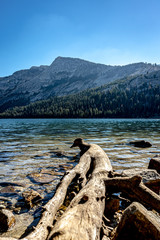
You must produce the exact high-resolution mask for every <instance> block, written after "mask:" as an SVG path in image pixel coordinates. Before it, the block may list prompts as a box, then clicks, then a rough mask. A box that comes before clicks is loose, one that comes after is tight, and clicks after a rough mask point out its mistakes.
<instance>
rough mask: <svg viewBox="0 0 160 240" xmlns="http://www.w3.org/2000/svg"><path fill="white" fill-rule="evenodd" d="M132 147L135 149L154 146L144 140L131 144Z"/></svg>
mask: <svg viewBox="0 0 160 240" xmlns="http://www.w3.org/2000/svg"><path fill="white" fill-rule="evenodd" d="M129 144H130V145H133V146H134V147H139V148H148V147H151V146H152V144H151V143H149V142H146V141H144V140H141V141H135V142H130V143H129Z"/></svg>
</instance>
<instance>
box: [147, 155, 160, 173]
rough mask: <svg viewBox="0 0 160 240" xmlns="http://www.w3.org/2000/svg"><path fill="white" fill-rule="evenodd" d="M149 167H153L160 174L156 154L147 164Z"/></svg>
mask: <svg viewBox="0 0 160 240" xmlns="http://www.w3.org/2000/svg"><path fill="white" fill-rule="evenodd" d="M148 168H149V169H155V170H156V171H157V172H158V173H159V174H160V156H159V155H157V156H155V157H154V158H152V159H151V160H150V162H149V165H148Z"/></svg>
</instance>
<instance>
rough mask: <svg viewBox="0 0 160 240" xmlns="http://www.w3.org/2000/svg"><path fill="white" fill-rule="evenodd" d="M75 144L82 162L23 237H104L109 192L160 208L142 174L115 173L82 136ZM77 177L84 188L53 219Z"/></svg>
mask: <svg viewBox="0 0 160 240" xmlns="http://www.w3.org/2000/svg"><path fill="white" fill-rule="evenodd" d="M75 146H78V147H79V148H80V150H81V157H80V160H79V163H78V164H77V165H76V166H75V167H74V168H73V169H72V170H70V171H68V172H66V174H65V175H64V177H63V178H62V180H61V182H60V184H59V185H58V187H57V190H56V192H55V195H54V196H53V198H52V199H51V200H50V201H49V202H48V203H47V204H46V205H45V206H44V212H43V213H42V217H41V219H40V221H39V223H38V225H37V226H36V228H35V230H34V231H33V232H31V233H30V234H29V235H28V236H26V237H25V238H22V239H23V240H31V239H32V240H33V239H34V240H82V239H83V240H90V239H92V240H100V239H102V237H101V236H100V232H101V228H102V222H103V221H102V218H103V213H104V208H105V196H106V192H123V193H125V194H126V195H127V197H128V198H130V199H132V200H136V201H139V202H141V203H142V204H144V205H145V206H148V205H149V206H150V207H151V208H153V209H155V210H156V211H158V212H160V197H159V196H158V195H157V194H156V193H154V192H153V191H151V190H150V189H148V188H147V187H146V186H145V185H144V184H143V183H142V182H141V177H140V176H133V177H120V176H119V174H116V173H113V172H112V166H111V163H110V160H109V158H108V157H107V155H106V153H105V152H104V151H103V150H102V148H100V147H99V146H98V145H96V144H86V143H84V141H83V140H82V139H76V140H75V142H74V144H73V145H72V147H75ZM117 175H118V177H117ZM76 178H78V179H79V182H80V183H81V190H80V191H79V192H78V194H77V195H76V194H75V196H74V198H73V199H72V201H71V202H70V204H69V206H68V208H67V210H66V211H65V212H64V213H63V215H62V216H61V217H59V218H56V221H54V219H55V216H56V213H57V211H58V210H59V208H60V206H61V205H62V204H63V203H64V200H65V198H66V194H67V189H68V187H69V185H70V184H71V182H72V181H73V179H76ZM53 221H54V224H53ZM106 228H107V227H106ZM103 238H106V237H105V236H104V237H103ZM0 240H15V239H14V238H0Z"/></svg>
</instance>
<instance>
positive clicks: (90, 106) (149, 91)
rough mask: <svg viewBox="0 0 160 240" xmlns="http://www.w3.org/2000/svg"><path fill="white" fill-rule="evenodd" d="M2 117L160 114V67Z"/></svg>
mask: <svg viewBox="0 0 160 240" xmlns="http://www.w3.org/2000/svg"><path fill="white" fill-rule="evenodd" d="M0 117H1V118H4V117H6V118H97V117H98V118H160V71H156V72H152V73H147V74H143V75H138V76H130V77H127V78H123V79H120V80H116V81H113V82H110V83H108V84H105V85H103V86H101V87H97V88H91V89H88V90H84V91H82V92H79V93H76V94H71V95H67V96H60V97H52V98H49V99H47V100H41V101H37V102H34V103H31V104H29V105H27V106H23V107H15V108H13V109H8V110H6V111H5V112H3V113H1V114H0Z"/></svg>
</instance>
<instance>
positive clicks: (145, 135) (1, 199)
mask: <svg viewBox="0 0 160 240" xmlns="http://www.w3.org/2000/svg"><path fill="white" fill-rule="evenodd" d="M78 137H82V138H84V140H85V141H86V142H88V143H96V144H99V145H100V146H101V147H102V148H103V149H104V151H105V152H106V153H107V154H108V156H109V158H110V160H111V163H112V166H113V169H114V170H116V171H122V170H124V169H128V168H136V169H142V168H146V167H147V166H148V163H149V160H150V158H152V157H153V156H155V155H156V154H160V120H156V119H152V120H143V119H132V120H130V119H125V120H124V119H0V204H3V205H6V206H7V208H11V209H12V210H13V211H14V213H16V214H18V215H17V216H18V217H17V219H18V220H19V221H20V216H21V222H20V227H19V230H17V229H18V226H17V228H15V231H14V232H9V233H7V234H9V235H6V236H12V237H20V236H21V234H23V232H24V231H25V229H26V228H27V225H31V226H32V224H33V225H36V223H35V222H34V221H35V219H36V214H37V213H36V211H38V210H37V208H36V209H31V210H27V209H26V208H24V207H23V204H22V202H21V203H19V202H20V201H21V198H22V197H21V196H22V193H23V192H24V191H26V190H27V189H33V190H36V191H38V192H39V193H40V194H41V195H42V196H43V202H42V204H45V203H46V202H47V201H48V199H49V198H51V197H52V196H53V193H54V190H55V187H56V185H57V184H58V182H59V180H60V178H61V176H62V175H63V173H64V172H65V170H66V169H69V168H72V167H73V166H74V165H75V164H77V162H78V159H77V157H76V155H77V154H78V152H79V150H78V149H77V148H72V149H71V148H70V146H71V144H72V143H73V141H74V139H75V138H78ZM136 140H145V141H149V142H150V143H151V144H152V147H150V148H144V149H142V148H135V147H133V146H131V145H129V142H130V141H136ZM39 173H40V174H41V173H43V174H45V173H46V175H47V174H49V176H51V177H52V178H53V179H52V181H51V182H50V183H45V182H44V184H42V182H41V183H39V182H38V180H37V182H36V181H33V180H35V179H33V178H32V176H35V177H36V176H37V175H36V174H39ZM38 179H39V178H38ZM49 181H50V179H49ZM5 186H12V188H11V189H10V188H9V189H8V188H7V189H6V187H5ZM13 186H16V188H14V189H13ZM17 202H18V204H17ZM24 214H26V215H24ZM38 217H39V216H38V215H37V219H39V218H38ZM33 220H34V221H33ZM37 221H38V220H37ZM32 222H34V223H32Z"/></svg>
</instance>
